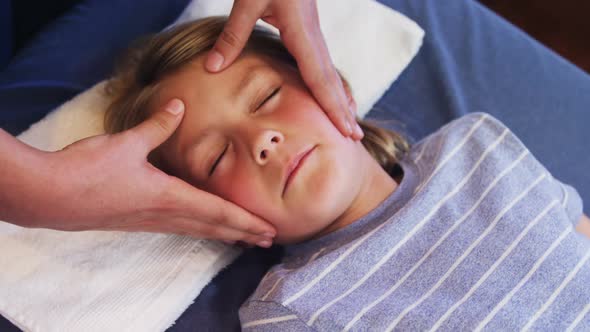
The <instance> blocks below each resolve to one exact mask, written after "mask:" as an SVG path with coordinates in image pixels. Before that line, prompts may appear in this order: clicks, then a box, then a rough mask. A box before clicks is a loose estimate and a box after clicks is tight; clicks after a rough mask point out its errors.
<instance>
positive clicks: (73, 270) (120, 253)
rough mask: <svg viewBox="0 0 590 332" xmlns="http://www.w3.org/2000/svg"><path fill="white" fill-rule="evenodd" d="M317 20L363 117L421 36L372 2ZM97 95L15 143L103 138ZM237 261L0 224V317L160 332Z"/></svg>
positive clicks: (198, 243)
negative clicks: (219, 273) (210, 283)
mask: <svg viewBox="0 0 590 332" xmlns="http://www.w3.org/2000/svg"><path fill="white" fill-rule="evenodd" d="M231 4H232V1H230V0H193V1H192V3H191V4H190V5H189V6H188V7H187V9H186V10H185V12H184V13H183V14H182V15H181V17H180V18H179V20H178V21H185V20H187V19H194V18H198V17H203V16H210V15H220V14H223V15H227V14H228V13H229V9H230V8H231ZM318 10H319V15H320V21H321V27H322V31H323V33H324V36H325V38H326V40H327V43H328V48H329V50H330V53H331V55H332V57H333V60H334V63H335V64H336V66H337V67H338V68H339V69H340V70H341V71H342V72H343V73H344V75H345V76H346V77H347V79H348V80H349V81H350V83H351V85H352V87H353V89H354V91H355V98H356V99H357V103H358V105H359V113H360V115H361V116H364V115H365V114H366V113H367V112H368V111H369V109H370V108H371V106H372V105H373V104H374V103H375V102H376V101H377V100H378V99H379V98H380V97H381V96H382V94H383V93H384V92H385V91H386V90H387V88H388V87H389V86H390V85H391V83H392V82H393V81H394V80H395V79H396V78H397V77H398V76H399V74H400V73H401V71H402V70H403V69H404V68H405V67H406V66H407V65H408V64H409V62H410V61H411V59H412V58H413V57H414V55H415V54H416V52H417V51H418V49H419V48H420V45H421V43H422V38H423V35H424V32H423V31H422V29H420V27H419V26H418V25H416V24H415V23H414V22H413V21H411V20H410V19H408V18H406V17H405V16H403V15H401V14H400V13H398V12H395V11H393V10H391V9H389V8H387V7H385V6H383V5H381V4H379V3H377V2H375V1H373V0H319V1H318ZM103 88H104V83H99V84H97V85H96V86H94V87H93V88H91V89H89V90H88V91H86V92H84V93H82V94H80V95H79V96H77V97H75V98H74V99H73V100H71V101H69V102H67V103H65V104H64V105H62V106H61V107H59V108H58V109H57V110H55V111H53V112H52V113H50V114H49V115H48V116H47V117H46V118H44V119H43V120H41V121H39V122H38V123H36V124H35V125H33V126H32V127H31V128H30V129H28V130H27V131H26V132H24V133H23V134H21V135H20V136H19V139H21V140H22V141H24V142H26V143H28V144H30V145H32V146H35V147H37V148H39V149H43V150H47V151H54V150H58V149H60V148H62V147H64V146H66V145H68V144H70V143H72V142H74V141H76V140H78V139H81V138H84V137H88V136H91V135H96V134H100V133H103V123H102V121H103V112H104V109H105V105H107V104H108V98H107V97H106V96H105V95H104V94H103ZM88 199H92V198H91V197H89V198H88ZM239 253H240V251H239V250H238V249H235V248H232V247H229V246H226V245H224V244H220V243H218V242H214V241H208V240H198V239H191V238H188V237H182V236H175V235H163V234H151V233H135V234H130V233H123V232H79V233H68V232H59V231H51V230H40V229H36V230H35V229H24V228H21V227H17V226H13V225H10V224H6V223H2V222H0V266H1V268H0V314H2V315H3V316H4V317H6V318H8V319H9V320H10V321H12V322H13V323H14V324H15V325H17V326H18V327H20V328H21V329H23V330H25V331H161V330H164V329H166V328H168V327H169V326H171V325H172V324H173V323H174V321H175V320H176V319H177V318H178V317H179V316H180V315H181V314H182V312H183V311H184V310H185V309H186V308H187V307H188V306H189V305H190V304H191V303H192V301H193V300H194V299H195V297H196V296H197V295H198V294H199V293H200V291H201V289H202V288H203V287H204V286H205V285H207V283H209V281H210V280H211V279H212V278H213V277H214V276H215V275H216V274H217V272H219V270H221V269H222V268H223V267H224V266H226V265H227V264H229V263H230V262H231V261H233V259H235V257H237V255H239Z"/></svg>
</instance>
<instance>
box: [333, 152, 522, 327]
mask: <svg viewBox="0 0 590 332" xmlns="http://www.w3.org/2000/svg"><path fill="white" fill-rule="evenodd" d="M528 154H529V151H528V150H524V151H523V152H522V153H521V154H520V156H518V158H516V160H514V161H513V162H512V163H511V164H510V165H509V166H508V167H506V168H505V169H504V170H503V171H502V172H500V174H498V175H497V176H496V178H495V179H494V180H493V181H492V182H491V183H490V184H489V185H488V187H487V188H486V189H485V190H484V191H483V192H482V194H481V195H480V197H479V199H478V200H477V201H476V202H475V203H474V204H473V206H472V207H471V208H470V209H469V210H467V212H465V213H464V214H463V215H462V216H461V217H460V218H459V219H457V220H456V221H455V223H454V224H453V226H451V227H450V228H449V229H448V230H447V231H446V232H445V234H444V235H443V236H442V237H441V238H440V239H438V241H437V242H436V243H435V244H434V245H433V246H432V247H431V248H430V249H429V250H428V252H426V254H424V256H422V258H421V259H420V260H419V261H418V262H417V263H416V264H414V266H413V267H412V268H411V269H410V270H409V271H408V272H406V274H405V275H404V276H403V277H402V278H401V279H399V280H398V281H397V282H396V283H395V284H394V285H393V286H392V287H391V288H390V289H389V290H388V291H387V292H385V293H384V294H383V295H382V296H380V297H379V298H377V300H375V301H373V302H372V303H371V304H369V305H368V306H366V307H365V308H363V309H362V310H361V311H360V312H359V313H358V314H357V315H356V316H355V317H354V318H353V319H352V320H351V321H350V322H348V324H346V326H345V327H344V330H343V331H348V330H350V329H351V328H352V326H353V325H354V324H356V322H357V321H358V320H360V319H361V318H362V316H363V315H364V314H365V313H367V312H368V311H369V310H371V309H372V308H373V307H374V306H376V305H377V304H379V303H381V302H382V301H383V300H384V299H385V298H387V297H388V296H389V295H390V294H391V293H393V292H394V291H395V290H396V289H397V288H398V287H399V286H401V285H402V284H403V283H404V281H406V279H408V278H409V277H410V276H411V275H412V273H414V271H416V270H417V269H418V267H420V266H421V265H422V263H423V262H424V261H425V260H426V259H428V257H430V255H432V253H433V252H434V251H435V250H436V249H437V248H438V247H439V246H440V245H441V244H442V243H443V242H444V240H446V238H447V237H449V236H450V235H451V233H452V232H453V231H454V230H455V229H456V228H457V227H459V225H461V224H462V223H463V221H465V220H466V219H467V217H469V216H470V215H471V213H473V211H475V210H476V209H477V208H478V207H479V205H480V204H481V203H482V202H483V200H484V199H485V198H486V197H487V196H488V194H489V193H490V191H491V190H492V189H494V188H495V187H496V185H497V184H498V182H500V180H501V179H502V178H504V176H506V174H508V173H510V172H511V171H512V169H514V167H516V165H518V164H519V163H520V162H521V161H522V159H523V158H524V157H525V156H527V155H528Z"/></svg>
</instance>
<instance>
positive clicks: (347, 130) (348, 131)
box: [346, 121, 352, 136]
mask: <svg viewBox="0 0 590 332" xmlns="http://www.w3.org/2000/svg"><path fill="white" fill-rule="evenodd" d="M346 133H347V134H348V135H349V136H350V135H352V126H351V125H350V122H348V121H347V122H346Z"/></svg>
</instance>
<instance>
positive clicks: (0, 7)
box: [0, 0, 12, 70]
mask: <svg viewBox="0 0 590 332" xmlns="http://www.w3.org/2000/svg"><path fill="white" fill-rule="evenodd" d="M11 12H12V10H11V6H10V0H0V70H2V68H4V66H6V64H7V63H8V61H9V60H10V57H11V56H12V14H11Z"/></svg>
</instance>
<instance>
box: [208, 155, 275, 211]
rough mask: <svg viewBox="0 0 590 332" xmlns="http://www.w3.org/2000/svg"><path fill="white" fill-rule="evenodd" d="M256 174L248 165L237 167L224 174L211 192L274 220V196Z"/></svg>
mask: <svg viewBox="0 0 590 332" xmlns="http://www.w3.org/2000/svg"><path fill="white" fill-rule="evenodd" d="M242 165H243V164H242ZM254 174H255V172H251V171H249V170H248V169H247V167H235V169H233V170H231V171H229V172H227V173H226V174H224V176H223V177H222V179H220V180H219V181H217V182H216V183H215V184H214V186H213V189H212V190H211V191H210V192H212V193H215V194H216V195H218V196H220V197H221V198H223V199H226V200H228V201H230V202H232V203H234V204H236V205H238V206H240V207H242V208H243V209H245V210H247V211H249V212H251V213H253V214H255V215H258V216H260V217H261V218H264V219H267V220H272V219H271V217H272V215H273V214H272V213H270V210H271V206H272V202H273V201H272V198H271V197H270V195H269V193H268V189H267V188H266V187H265V186H264V183H263V182H262V181H260V179H258V178H257V177H256V176H255V175H254Z"/></svg>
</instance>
